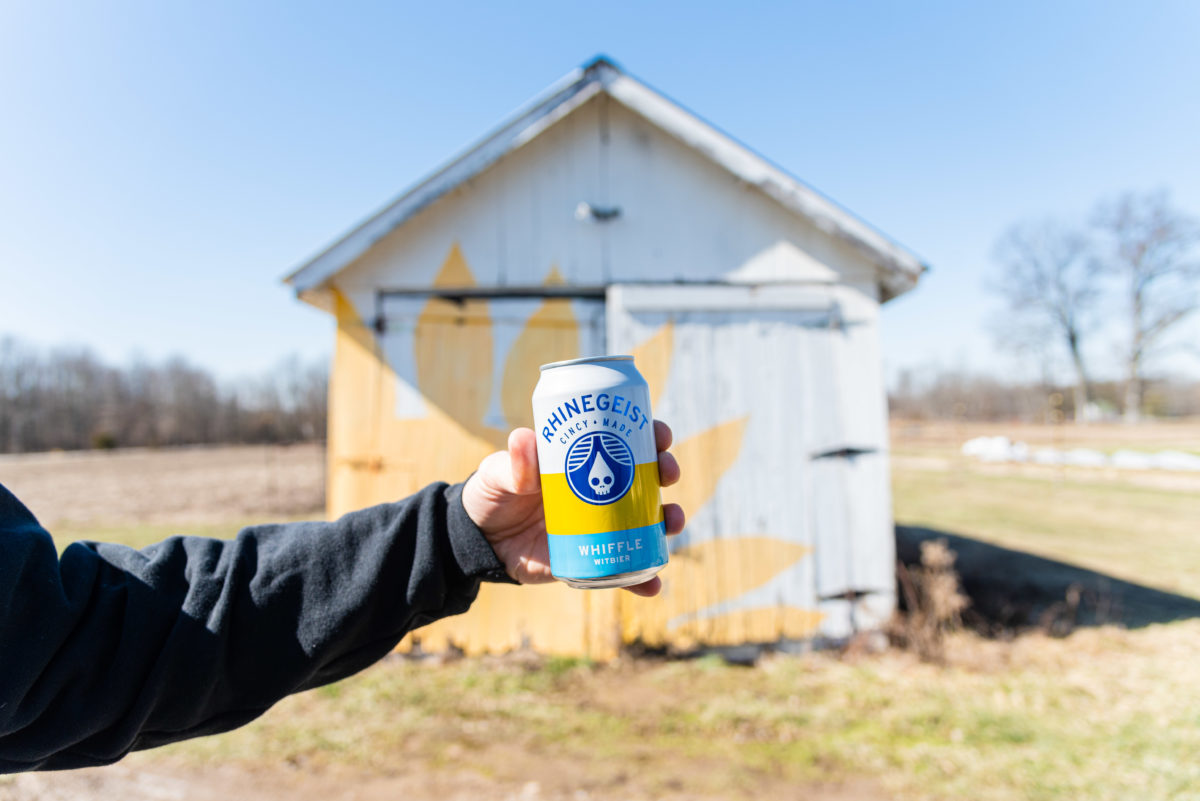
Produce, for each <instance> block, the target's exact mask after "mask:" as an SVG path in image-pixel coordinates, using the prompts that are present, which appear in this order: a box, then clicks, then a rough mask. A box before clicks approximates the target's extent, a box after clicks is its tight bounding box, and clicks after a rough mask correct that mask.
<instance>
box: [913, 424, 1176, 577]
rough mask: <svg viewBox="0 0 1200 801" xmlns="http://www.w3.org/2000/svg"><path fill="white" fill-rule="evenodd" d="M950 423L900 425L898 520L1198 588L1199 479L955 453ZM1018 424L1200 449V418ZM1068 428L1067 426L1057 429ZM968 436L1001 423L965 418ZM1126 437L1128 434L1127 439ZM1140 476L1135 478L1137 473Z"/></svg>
mask: <svg viewBox="0 0 1200 801" xmlns="http://www.w3.org/2000/svg"><path fill="white" fill-rule="evenodd" d="M946 428H947V427H946V426H944V425H942V426H934V427H933V429H932V430H930V428H929V426H927V425H926V426H922V427H921V428H920V429H918V430H917V432H916V433H914V429H913V424H895V425H893V430H892V437H893V447H894V448H895V451H896V453H897V454H898V456H897V458H895V459H894V460H893V466H892V484H893V505H894V513H895V518H896V522H897V523H900V524H905V525H915V526H924V527H928V528H934V529H940V530H944V531H948V532H952V533H956V534H962V535H964V536H968V537H974V538H977V539H982V540H985V541H988V542H992V543H995V544H998V545H1003V546H1005V547H1009V548H1015V549H1018V550H1023V551H1028V552H1030V553H1035V554H1038V555H1040V556H1046V557H1050V558H1053V559H1058V560H1061V561H1064V562H1070V563H1073V564H1077V565H1079V566H1081V567H1087V568H1090V569H1092V570H1097V571H1099V572H1102V573H1106V574H1109V575H1112V576H1115V577H1118V578H1122V579H1125V580H1127V581H1133V582H1137V583H1140V584H1145V585H1147V586H1151V587H1156V588H1158V589H1163V590H1168V591H1171V592H1176V593H1180V594H1184V595H1190V596H1195V597H1200V483H1197V484H1196V485H1195V486H1193V479H1194V478H1195V477H1193V476H1190V475H1183V476H1174V475H1170V474H1162V473H1158V472H1155V473H1150V474H1149V475H1146V474H1138V475H1136V476H1128V475H1124V474H1122V473H1120V472H1117V471H1110V470H1103V469H1090V468H1074V469H1069V470H1060V469H1055V468H1048V469H1047V468H1041V467H1035V468H1031V467H1028V466H1024V465H986V464H980V463H978V462H974V461H972V460H968V459H965V458H955V457H951V456H947V451H948V450H953V449H950V448H949V447H948V444H949V443H950V442H952V441H953V440H951V439H949V438H948V436H947V431H946ZM1091 428H1092V427H1091V426H1085V427H1082V428H1081V429H1080V430H1078V431H1077V430H1076V429H1077V427H1075V426H1057V427H1053V426H1038V427H1034V426H1024V427H1021V426H1010V427H1008V428H1007V429H1006V430H1007V431H1008V432H1009V433H1008V435H1009V436H1012V437H1013V438H1014V439H1017V438H1020V439H1025V440H1027V441H1029V442H1030V443H1034V442H1047V441H1052V440H1054V441H1058V442H1060V443H1061V447H1065V448H1072V447H1077V446H1081V444H1082V443H1092V445H1091V446H1092V447H1102V448H1108V449H1116V448H1118V447H1139V446H1140V447H1139V449H1141V450H1154V449H1157V448H1159V447H1162V446H1164V445H1165V443H1171V444H1173V445H1174V447H1176V448H1180V449H1190V450H1197V451H1200V426H1193V425H1181V424H1175V425H1169V426H1165V428H1166V432H1167V433H1162V432H1161V431H1160V432H1157V433H1156V432H1155V430H1154V428H1155V427H1153V426H1148V427H1146V428H1147V430H1146V431H1142V432H1140V433H1139V432H1138V429H1134V430H1133V431H1130V429H1129V427H1128V426H1109V427H1106V429H1107V430H1102V431H1100V432H1096V431H1092V430H1091ZM1059 429H1065V430H1059ZM957 430H958V435H959V436H961V437H963V438H969V437H972V436H979V435H982V434H988V435H994V434H996V433H999V432H1000V429H999V428H998V427H995V426H979V427H966V428H961V427H960V428H959V429H957ZM1119 437H1124V438H1123V439H1119ZM1131 478H1133V479H1140V480H1141V481H1139V483H1134V482H1133V481H1131V480H1129V479H1131Z"/></svg>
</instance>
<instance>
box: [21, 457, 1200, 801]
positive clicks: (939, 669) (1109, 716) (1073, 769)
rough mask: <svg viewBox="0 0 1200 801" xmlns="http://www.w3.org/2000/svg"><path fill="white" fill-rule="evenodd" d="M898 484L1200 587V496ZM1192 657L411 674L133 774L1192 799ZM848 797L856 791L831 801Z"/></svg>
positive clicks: (702, 662)
mask: <svg viewBox="0 0 1200 801" xmlns="http://www.w3.org/2000/svg"><path fill="white" fill-rule="evenodd" d="M915 453H916V454H917V455H919V454H920V450H919V449H917V450H916V451H915ZM314 461H315V459H314ZM71 468H72V469H75V466H74V465H72V466H71ZM5 469H8V466H7V465H4V464H0V481H5V475H4V473H3V472H2V471H3V470H5ZM220 472H221V474H222V475H225V476H226V477H235V476H236V475H237V471H235V470H230V471H228V472H225V471H220ZM48 476H49V474H48ZM46 480H47V482H48V486H50V487H51V488H53V487H55V486H60V484H59V483H58V482H56V481H55V480H54V479H53V477H52V476H49V477H48V478H47V479H46ZM895 482H896V492H895V495H896V508H897V517H898V519H900V520H902V521H904V522H910V523H918V524H924V525H927V526H931V527H935V528H943V529H947V530H951V531H955V532H957V533H961V534H965V535H967V536H976V537H981V538H987V539H992V540H994V541H997V542H1000V543H1001V544H1005V545H1008V546H1010V547H1018V548H1026V549H1028V550H1033V551H1035V552H1038V553H1043V554H1045V555H1048V556H1052V557H1056V558H1061V559H1064V560H1066V561H1071V562H1075V563H1079V564H1083V565H1087V566H1091V567H1094V568H1095V569H1099V570H1104V571H1107V572H1111V573H1113V574H1115V575H1119V576H1122V577H1125V578H1129V579H1131V580H1134V581H1140V582H1143V583H1150V584H1153V585H1155V586H1160V587H1163V588H1165V589H1172V590H1176V591H1181V592H1192V593H1195V586H1196V585H1195V577H1196V576H1197V575H1200V548H1198V546H1197V542H1196V540H1197V535H1196V529H1197V526H1196V521H1197V520H1200V505H1198V504H1200V500H1198V499H1197V497H1196V496H1194V495H1192V494H1189V493H1186V492H1173V491H1168V490H1163V489H1153V488H1144V487H1128V486H1123V485H1120V484H1116V485H1099V484H1095V483H1086V482H1072V481H1064V480H1062V479H1059V478H1054V479H1038V478H1031V477H1017V476H997V475H991V474H986V473H973V472H958V471H948V470H941V471H929V470H912V469H898V470H896V471H895ZM6 483H7V482H6ZM125 491H127V492H128V491H131V490H129V489H128V488H127V489H126V490H125ZM135 493H136V490H135ZM246 494H247V496H248V497H249V499H250V501H252V502H253V501H254V498H255V497H256V495H257V494H258V493H255V492H249V493H246ZM216 497H224V496H221V495H220V494H219V493H216V494H214V495H212V496H207V497H206V498H205V499H203V500H206V501H207V502H208V503H209V504H211V502H212V501H213V500H214V498H216ZM151 500H153V499H151ZM143 502H146V501H143ZM197 503H199V499H198V500H197ZM209 509H210V511H211V506H210V507H209ZM201 511H203V510H201ZM242 511H243V512H245V511H246V510H244V509H243V510H242ZM296 511H297V510H291V512H292V514H295V513H296ZM181 513H182V510H181ZM280 514H283V510H281V512H280ZM202 517H203V515H202ZM228 517H229V516H228V514H226V515H225V517H220V516H217V515H214V516H213V517H211V518H210V519H209V522H208V523H203V524H199V525H183V524H182V521H181V522H180V523H176V522H175V521H173V520H168V521H157V522H154V521H152V522H146V521H145V520H142V521H141V522H137V523H135V524H125V525H119V524H118V525H112V524H110V525H109V526H108V527H100V528H97V527H96V526H97V524H96V523H88V524H86V525H83V524H75V523H72V522H71V521H70V520H67V521H65V522H64V526H63V528H62V532H65V533H66V534H68V535H69V534H71V533H72V532H74V531H76V530H80V531H83V532H85V533H86V534H87V536H93V537H96V536H100V537H105V538H111V539H116V540H119V541H127V542H132V543H134V544H142V543H144V542H145V541H146V540H151V539H157V538H158V537H159V536H160V535H165V534H167V533H173V532H174V530H175V529H177V528H178V529H184V530H188V531H190V532H192V533H211V534H217V535H221V536H224V535H225V534H224V533H223V532H224V529H225V528H226V527H227V526H228V525H229V524H228V523H227V522H225V521H227V520H228ZM248 517H250V518H253V517H254V515H252V514H248ZM246 522H248V521H246ZM1197 642H1200V621H1197V620H1192V621H1187V622H1182V623H1174V624H1170V625H1158V626H1150V627H1147V628H1145V629H1140V630H1137V631H1123V630H1118V629H1113V628H1098V629H1084V630H1079V631H1076V632H1075V633H1073V634H1071V635H1070V636H1069V637H1066V638H1063V639H1052V638H1049V637H1045V636H1042V635H1037V634H1033V635H1027V636H1022V637H1019V638H1017V639H1016V640H1015V641H1013V642H1008V643H1001V642H994V641H987V640H982V639H980V638H978V637H975V636H973V635H968V634H956V635H951V636H950V637H949V639H947V640H945V641H944V642H943V653H942V658H943V664H940V665H939V664H932V663H928V662H924V661H922V660H920V659H919V658H918V657H917V656H916V655H914V654H907V653H903V652H896V651H893V652H889V653H885V654H882V655H876V656H870V657H863V656H847V657H846V658H839V657H837V656H836V655H833V654H828V653H826V654H816V655H811V656H807V657H784V656H777V657H773V658H769V659H766V660H764V661H763V662H762V663H760V665H759V666H758V667H756V668H740V667H732V666H729V665H726V664H724V663H723V662H721V661H720V660H719V659H714V658H704V659H699V660H694V661H687V662H636V661H626V662H620V663H617V664H614V665H610V666H604V667H598V666H594V665H590V664H587V663H581V662H577V661H573V660H563V659H549V660H542V659H537V658H529V659H525V660H519V659H512V658H509V659H492V660H464V661H458V662H449V663H443V664H434V663H431V662H430V663H417V662H410V661H404V660H400V659H395V660H389V661H387V662H385V663H383V664H380V665H377V666H375V667H373V668H371V669H369V670H368V671H366V672H364V673H363V674H360V675H359V676H356V677H353V678H351V679H348V680H346V681H344V682H341V683H339V684H336V685H333V686H330V687H327V688H322V689H319V690H316V691H313V692H309V693H305V694H303V695H300V696H295V697H292V698H289V699H287V700H285V701H284V702H282V703H281V704H279V705H278V707H277V708H276V709H274V710H272V711H271V712H269V713H268V714H267V715H266V716H265V717H263V718H262V719H260V720H259V721H257V722H255V723H254V724H252V725H250V726H248V727H245V728H243V729H241V730H238V731H235V732H231V733H229V734H226V735H222V736H219V737H213V738H206V739H200V740H196V741H191V742H188V743H182V744H179V745H176V746H172V747H170V748H167V749H162V750H159V751H156V752H149V753H144V754H138V755H135V756H134V757H132V758H131V759H130V760H127V761H126V763H125V766H126V768H125V769H132V770H134V771H140V772H141V773H140V774H139V775H150V774H157V775H162V774H170V775H175V776H188V777H192V778H189V779H188V781H189V782H192V784H189V785H185V789H187V795H188V797H193V796H195V797H203V798H209V797H212V798H216V797H219V796H218V795H217V791H216V790H213V792H210V793H209V794H208V795H203V792H207V790H204V786H203V783H204V781H205V779H204V777H205V776H214V777H225V778H221V779H220V780H219V781H218V780H217V779H213V782H214V784H213V786H214V787H232V788H236V787H237V786H238V785H237V782H238V781H240V779H239V778H238V777H258V778H257V779H255V780H254V786H255V787H256V788H259V789H260V790H261V789H262V787H263V786H264V785H265V786H266V788H267V790H265V791H263V792H266V793H267V794H266V795H264V794H263V793H262V792H258V791H256V794H255V795H254V796H253V797H254V798H256V799H258V798H271V797H278V798H283V797H292V798H296V799H310V798H317V797H318V795H314V794H313V793H307V794H306V791H305V790H303V788H304V787H305V786H308V785H310V784H311V786H312V787H315V788H318V790H319V793H320V794H322V795H321V796H320V797H322V798H330V799H333V798H350V797H358V795H356V794H357V793H358V792H359V790H358V789H356V788H363V787H377V788H383V787H387V788H392V789H391V790H388V792H390V793H391V795H385V794H384V792H385V791H384V790H382V789H381V790H379V791H378V794H374V795H372V794H368V795H364V796H363V797H369V798H376V797H379V798H382V797H391V796H392V795H395V791H396V788H409V790H411V792H409V790H406V791H405V792H406V794H407V797H420V798H442V799H447V800H448V799H457V798H466V797H478V796H479V795H485V796H488V795H490V796H491V797H498V798H518V797H522V798H553V799H559V798H562V799H573V798H591V799H614V800H615V799H625V798H664V799H679V801H682V799H697V798H704V799H717V798H756V799H757V798H775V797H779V798H790V797H813V798H819V799H878V798H881V797H895V798H904V799H909V798H911V799H947V798H970V799H979V801H992V800H996V801H999V800H1001V799H1077V798H1087V799H1095V800H1098V801H1104V799H1125V798H1153V799H1179V800H1180V801H1182V800H1183V799H1200V791H1198V789H1197V788H1200V760H1197V759H1196V755H1197V754H1200V663H1198V662H1197V660H1196V658H1195V644H1196V643H1197ZM231 776H232V777H233V778H229V777H231ZM289 777H290V778H289ZM309 779H312V782H310V781H309ZM64 781H65V780H64ZM847 781H849V782H860V784H853V785H850V786H851V787H852V789H851V790H842V789H836V787H841V786H842V785H836V783H840V782H847ZM220 782H225V783H224V784H221V783H220ZM388 782H393V783H392V784H388ZM394 782H400V784H395V783H394ZM405 782H408V784H405ZM412 782H417V784H415V785H414V784H412ZM830 782H832V783H835V789H833V790H827V789H826V787H827V783H830ZM30 786H32V785H30ZM54 786H55V785H53V783H52V782H51V783H50V784H39V785H37V786H36V787H34V789H32V790H21V789H20V787H19V786H17V785H15V784H12V783H9V784H5V783H4V782H2V781H0V798H9V797H11V798H15V799H19V800H20V801H26V799H33V798H49V797H67V796H62V795H60V796H54V795H53V792H54V790H53V787H54ZM63 786H64V787H66V786H67V785H63ZM98 786H99V785H98ZM272 786H278V788H279V792H278V793H277V795H275V796H271V795H270V794H269V790H270V788H271V787H272ZM414 787H415V788H416V789H412V788H414ZM531 787H532V788H534V789H533V790H532V791H531V790H530V789H529V788H531ZM13 788H16V789H13ZM209 789H212V788H211V787H210V788H209ZM6 792H8V793H9V795H7V796H6V795H5V793H6ZM64 792H67V793H68V795H69V794H70V793H73V792H74V790H73V789H68V790H64ZM156 792H157V791H156ZM231 792H232V795H234V796H236V795H238V793H237V792H236V791H231ZM313 792H317V791H313ZM22 793H24V794H22ZM101 795H103V794H102V793H101ZM109 795H110V796H112V797H117V796H121V797H132V796H129V795H124V796H122V795H121V793H117V794H116V795H115V796H113V795H112V794H111V793H110V794H109ZM89 797H91V796H89ZM95 797H101V796H100V795H97V796H95ZM137 797H139V798H141V797H145V798H149V797H159V796H153V795H143V796H137Z"/></svg>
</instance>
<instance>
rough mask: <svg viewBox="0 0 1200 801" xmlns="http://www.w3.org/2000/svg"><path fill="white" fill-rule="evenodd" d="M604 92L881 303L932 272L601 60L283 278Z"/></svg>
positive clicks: (324, 275)
mask: <svg viewBox="0 0 1200 801" xmlns="http://www.w3.org/2000/svg"><path fill="white" fill-rule="evenodd" d="M600 93H605V94H607V95H608V96H609V97H611V98H612V99H613V100H615V101H616V102H618V103H620V104H622V105H623V106H625V107H626V108H628V109H629V110H630V111H632V112H634V113H635V114H638V115H640V116H641V117H643V118H645V119H646V120H648V121H649V122H650V123H652V124H654V125H656V126H658V127H659V128H660V129H662V130H663V131H665V132H667V133H668V134H670V135H671V136H673V137H674V138H675V139H677V140H678V141H680V142H682V143H683V144H685V145H687V146H689V147H691V148H692V149H694V150H695V151H696V152H698V153H700V154H701V155H703V156H704V157H706V158H708V159H710V160H711V161H713V162H715V163H716V164H717V165H719V166H720V167H722V168H724V169H725V170H727V171H729V172H730V173H732V174H733V175H735V176H736V177H737V178H739V179H740V180H742V181H745V182H746V183H747V184H751V185H753V186H756V187H758V188H759V189H760V190H761V191H762V192H763V193H764V194H766V195H767V196H768V197H770V198H772V199H774V200H775V201H776V202H778V203H779V204H780V205H782V206H783V207H784V208H786V209H788V210H789V211H791V212H792V213H794V214H797V215H799V216H800V217H802V218H804V219H806V220H808V221H809V222H810V223H812V224H813V225H815V226H816V227H817V228H818V229H820V230H821V231H824V232H825V233H827V234H829V235H830V236H834V237H837V238H839V239H841V240H844V241H846V242H848V243H849V244H851V245H852V246H853V247H855V248H856V249H857V250H859V251H860V252H861V253H862V254H863V255H864V256H865V257H866V258H867V260H868V261H870V262H871V263H872V264H874V265H875V266H876V268H877V269H878V271H879V285H880V290H881V298H882V299H883V300H888V299H890V298H892V297H895V296H896V295H899V294H901V293H903V292H907V291H908V290H909V289H912V288H913V287H914V286H915V285H916V283H917V280H918V279H919V278H920V275H921V273H923V272H924V271H925V270H927V269H928V267H927V266H926V265H925V264H924V263H923V262H922V261H921V260H920V259H919V258H917V256H915V255H914V254H913V253H911V252H910V251H908V250H906V249H905V248H903V247H901V246H900V245H898V244H897V243H895V242H893V241H892V240H890V239H888V238H887V237H886V236H884V235H883V234H882V233H880V232H879V231H877V230H876V229H875V228H873V227H871V226H870V225H868V224H867V223H866V222H864V221H863V220H861V219H859V218H858V217H856V216H855V215H853V214H851V213H850V212H849V211H847V210H846V209H844V208H842V207H841V206H839V205H837V204H836V203H834V202H833V201H831V200H829V199H828V198H826V197H824V196H823V195H821V194H819V193H818V192H816V191H815V190H813V189H812V188H811V187H809V186H807V185H806V184H804V183H803V182H801V181H800V180H798V179H797V178H795V177H793V176H792V175H789V174H788V173H787V172H786V171H784V170H782V169H780V168H779V167H777V166H775V165H774V164H772V163H771V162H769V161H767V160H766V159H765V158H763V157H762V156H760V155H758V154H757V153H755V152H754V151H753V150H751V149H750V148H748V147H746V146H745V145H743V144H742V143H741V142H738V141H737V140H736V139H734V138H733V137H731V136H729V135H728V134H726V133H724V132H722V131H720V130H718V129H717V128H716V127H714V126H713V125H711V124H710V123H708V122H706V121H705V120H703V119H701V118H700V117H698V116H696V115H695V114H693V113H692V112H690V111H688V110H687V109H685V108H683V107H682V106H680V105H679V104H677V103H675V102H674V101H672V100H670V99H669V98H667V97H666V96H664V95H663V94H661V93H660V92H658V91H656V90H655V89H653V88H651V87H650V86H648V85H647V84H645V83H643V82H642V81H640V80H638V79H637V78H634V77H633V76H632V75H630V74H629V73H627V72H625V71H624V70H622V69H621V68H620V67H619V66H617V65H616V64H615V63H614V62H612V61H611V60H609V59H608V58H606V57H604V56H597V57H596V58H594V59H592V60H591V61H589V62H588V63H587V64H585V65H583V66H582V67H580V68H578V69H576V70H573V71H572V72H570V73H569V74H567V75H566V76H564V77H563V78H562V79H560V80H559V81H558V82H556V83H554V84H553V85H551V86H550V87H549V88H548V89H546V91H544V92H543V93H542V94H541V95H539V96H538V97H537V98H535V99H534V100H533V101H531V102H530V103H529V104H527V105H526V106H525V107H524V108H522V109H521V110H519V111H518V112H517V113H516V114H515V115H514V116H513V117H511V118H510V119H509V120H508V121H506V122H505V123H503V124H502V125H501V126H500V127H498V128H496V129H495V130H494V131H492V132H491V133H490V134H488V135H487V136H486V137H484V138H483V139H482V140H481V141H480V142H478V143H477V144H476V145H474V146H473V147H471V148H470V149H468V150H467V151H465V152H464V153H462V154H461V155H459V156H458V157H456V158H455V159H453V160H452V161H450V162H449V163H448V164H446V165H444V166H443V167H442V168H441V169H439V170H437V171H436V172H434V173H433V174H432V175H430V176H429V177H428V178H426V179H425V180H423V181H421V182H420V183H418V184H417V185H416V186H413V187H412V188H411V189H409V190H408V191H407V192H405V193H404V194H402V195H401V196H400V197H399V198H397V199H396V200H395V201H393V202H392V203H391V204H389V205H388V206H386V207H385V208H384V209H382V210H381V211H379V212H377V213H376V214H375V215H373V216H372V217H370V218H368V219H367V220H366V221H364V222H363V223H362V224H360V225H359V226H358V227H356V228H354V229H353V230H351V231H350V232H348V233H347V234H346V235H344V236H343V237H342V238H341V239H339V240H337V241H336V242H334V243H333V244H332V245H330V246H329V247H328V248H326V249H325V250H324V251H323V252H322V253H320V254H318V255H317V256H316V257H314V258H313V259H311V260H310V261H309V262H307V263H306V264H304V265H302V266H301V267H299V268H298V269H297V270H296V271H295V272H293V273H292V274H291V275H289V276H287V277H286V278H285V279H284V281H285V282H286V283H288V284H290V285H292V286H293V287H294V288H295V290H296V293H297V294H298V295H302V296H303V295H307V294H308V293H309V292H310V291H311V290H315V289H319V288H320V287H321V285H322V284H324V283H325V282H326V281H328V280H329V279H330V278H332V277H333V276H335V275H336V274H337V273H338V272H340V271H341V270H342V269H343V268H344V267H346V266H347V265H349V264H350V263H351V262H353V261H354V260H355V259H357V258H358V257H359V256H361V255H362V254H363V253H365V252H366V251H367V250H368V249H369V248H370V247H371V246H372V245H374V244H375V243H376V242H377V241H379V240H380V239H382V238H383V237H384V236H386V235H387V234H389V233H390V232H392V231H393V230H395V229H396V228H399V227H400V226H401V225H403V224H404V223H405V222H407V221H408V220H409V219H411V218H412V217H414V216H415V215H416V214H418V213H419V212H420V211H421V210H422V209H424V208H425V207H426V206H429V205H430V204H432V203H433V202H434V201H436V200H437V199H438V198H440V197H441V196H443V195H445V194H446V193H448V192H450V191H452V190H453V189H454V188H455V187H457V186H459V185H460V184H462V183H464V182H466V181H469V180H471V179H472V178H474V177H475V176H477V175H479V174H480V173H482V172H483V171H484V170H486V169H487V168H488V167H490V166H491V165H492V164H494V163H495V162H496V161H498V160H499V159H501V158H502V157H503V156H505V155H506V154H508V153H510V152H512V151H515V150H517V149H518V148H520V147H522V146H523V145H524V144H526V143H527V142H529V141H530V140H532V139H534V138H535V137H537V136H538V135H539V134H540V133H542V132H543V131H544V130H546V129H547V128H548V127H550V126H551V125H552V124H553V123H555V122H557V121H558V120H560V119H562V118H563V117H565V116H567V115H568V114H570V113H571V112H572V111H574V110H575V109H577V108H579V107H580V106H582V105H583V104H584V103H586V102H587V101H588V100H590V99H591V98H593V97H595V96H596V95H597V94H600Z"/></svg>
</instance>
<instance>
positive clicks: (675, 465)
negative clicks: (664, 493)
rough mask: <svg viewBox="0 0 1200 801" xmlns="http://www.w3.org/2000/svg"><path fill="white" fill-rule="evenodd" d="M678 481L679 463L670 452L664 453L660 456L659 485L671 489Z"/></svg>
mask: <svg viewBox="0 0 1200 801" xmlns="http://www.w3.org/2000/svg"><path fill="white" fill-rule="evenodd" d="M678 480H679V462H677V461H676V460H675V457H674V456H672V455H671V452H670V451H663V452H662V453H660V454H659V455H658V483H659V484H661V485H662V486H664V487H669V486H671V485H672V484H674V483H675V482H676V481H678Z"/></svg>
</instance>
